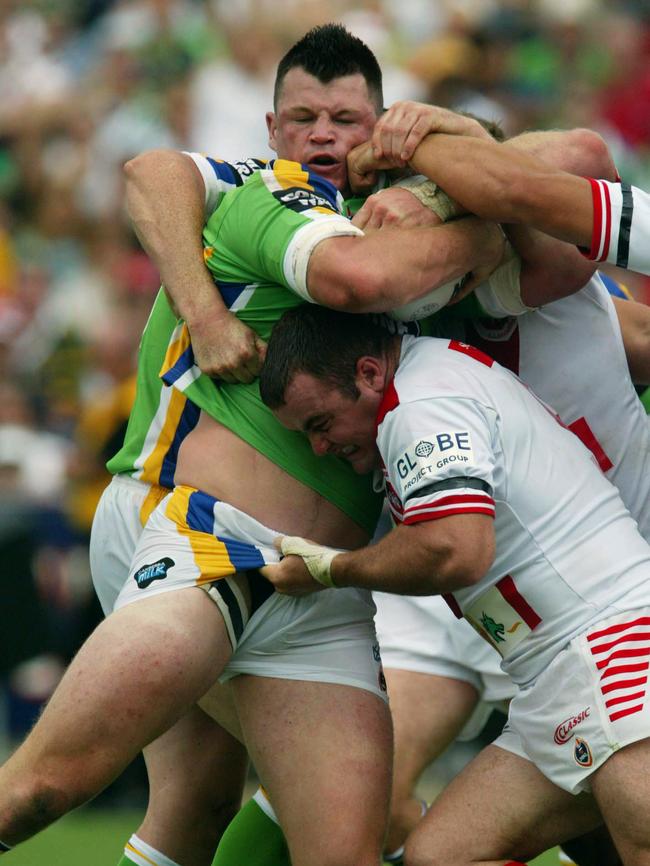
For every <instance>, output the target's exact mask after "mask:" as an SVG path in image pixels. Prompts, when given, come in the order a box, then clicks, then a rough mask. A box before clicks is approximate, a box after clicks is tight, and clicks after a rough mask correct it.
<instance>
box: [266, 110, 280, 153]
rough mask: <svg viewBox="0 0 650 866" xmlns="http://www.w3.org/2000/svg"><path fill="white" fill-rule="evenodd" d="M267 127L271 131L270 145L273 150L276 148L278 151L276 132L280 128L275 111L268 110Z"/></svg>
mask: <svg viewBox="0 0 650 866" xmlns="http://www.w3.org/2000/svg"><path fill="white" fill-rule="evenodd" d="M266 128H267V129H268V131H269V147H270V148H271V150H274V151H275V152H276V153H277V150H278V149H277V146H276V133H277V129H278V122H277V119H276V116H275V112H273V111H267V112H266Z"/></svg>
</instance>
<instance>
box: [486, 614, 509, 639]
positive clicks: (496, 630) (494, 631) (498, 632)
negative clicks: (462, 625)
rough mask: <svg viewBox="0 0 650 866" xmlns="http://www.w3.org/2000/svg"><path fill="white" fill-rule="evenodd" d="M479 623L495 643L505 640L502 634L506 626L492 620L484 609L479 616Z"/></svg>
mask: <svg viewBox="0 0 650 866" xmlns="http://www.w3.org/2000/svg"><path fill="white" fill-rule="evenodd" d="M481 625H482V626H483V628H484V629H485V631H486V632H487V633H488V634H489V635H490V637H491V638H492V640H493V641H494V642H495V643H501V642H503V641H505V638H504V636H503V635H504V632H505V630H506V627H505V626H504V625H503V623H500V622H495V620H493V619H492V617H491V616H488V615H487V614H486V613H485V611H484V612H483V615H482V616H481Z"/></svg>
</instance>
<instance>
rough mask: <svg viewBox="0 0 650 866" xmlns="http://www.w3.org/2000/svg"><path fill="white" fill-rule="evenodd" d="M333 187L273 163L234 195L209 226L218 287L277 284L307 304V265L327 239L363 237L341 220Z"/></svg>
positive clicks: (295, 166) (210, 260) (209, 255)
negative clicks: (223, 283) (311, 256)
mask: <svg viewBox="0 0 650 866" xmlns="http://www.w3.org/2000/svg"><path fill="white" fill-rule="evenodd" d="M342 203H343V202H342V199H341V196H340V194H339V193H338V192H337V190H336V189H335V187H334V186H333V185H332V184H331V183H329V182H328V181H326V180H324V179H323V178H320V177H318V175H315V174H312V173H311V172H309V171H307V170H306V169H304V168H303V167H302V166H301V165H300V164H299V163H295V162H289V161H287V160H275V161H274V162H273V163H272V164H269V168H267V169H264V170H262V171H259V172H257V174H256V175H255V176H254V177H253V178H251V180H250V181H249V182H248V183H246V184H244V185H243V186H242V187H240V188H238V189H236V190H234V191H232V192H230V193H229V194H228V195H227V197H226V198H225V200H224V201H223V203H222V206H221V207H220V208H219V209H218V210H217V211H216V213H214V214H213V215H212V217H211V218H210V219H209V220H208V223H207V226H206V229H205V232H204V242H205V247H206V263H207V265H208V267H209V268H210V270H211V271H212V272H213V274H214V276H215V279H217V281H227V282H230V283H243V282H245V283H248V284H250V283H252V282H255V281H257V282H263V283H265V282H273V283H276V284H279V285H282V286H284V287H286V288H288V289H291V290H292V291H294V292H295V293H297V294H298V295H300V296H301V297H303V298H304V299H305V300H312V299H311V297H310V296H309V292H308V290H307V265H308V262H309V256H310V255H311V253H312V251H313V250H314V248H315V247H316V246H317V245H318V244H319V243H320V242H321V241H322V240H325V239H326V238H330V237H335V236H337V235H359V234H363V232H361V231H360V229H357V228H356V227H355V226H353V225H352V223H350V221H349V220H348V219H347V218H346V217H344V216H343V215H342V214H341V207H342Z"/></svg>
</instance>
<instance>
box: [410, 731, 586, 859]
mask: <svg viewBox="0 0 650 866" xmlns="http://www.w3.org/2000/svg"><path fill="white" fill-rule="evenodd" d="M600 823H602V818H601V815H600V812H599V810H598V807H597V805H596V803H595V801H594V799H593V798H592V797H590V796H588V795H585V794H581V795H579V796H577V797H576V796H573V795H571V794H568V793H567V792H566V791H563V790H561V789H560V788H558V787H557V786H556V785H553V784H552V783H551V782H549V780H548V779H547V778H546V777H545V776H543V775H542V773H541V772H540V771H539V770H538V769H537V768H536V767H535V766H534V765H533V764H532V763H530V762H529V761H526V760H524V759H523V758H520V757H519V756H518V755H514V754H512V753H511V752H506V751H505V750H504V749H500V748H499V747H498V746H487V747H486V748H485V749H484V750H483V751H482V752H481V753H480V754H479V755H478V756H477V757H476V758H475V759H474V760H473V761H471V762H470V763H469V764H468V765H467V766H466V767H465V769H464V770H462V771H461V773H459V775H458V776H456V778H455V779H453V780H452V782H451V783H450V784H449V785H448V786H447V788H445V790H444V791H443V792H442V794H441V795H440V797H438V799H437V800H436V801H435V802H434V804H433V806H432V807H431V809H430V811H429V813H428V814H427V815H426V817H425V818H424V819H423V820H422V821H421V822H420V824H418V826H417V827H416V828H415V830H414V831H413V833H412V834H411V836H410V838H409V839H408V841H407V846H406V854H407V856H406V863H407V866H443V864H444V866H467V864H474V866H478V864H481V866H488V864H489V866H492V864H501V863H503V862H504V861H507V860H519V861H524V862H525V861H527V860H529V859H531V858H533V857H536V856H537V855H538V854H541V853H542V852H543V851H546V850H547V849H548V848H551V847H553V846H554V845H556V844H558V843H560V842H562V841H564V840H565V839H570V838H573V837H575V836H579V835H581V834H583V833H586V832H587V831H589V830H591V829H593V828H594V827H597V826H598V825H599V824H600Z"/></svg>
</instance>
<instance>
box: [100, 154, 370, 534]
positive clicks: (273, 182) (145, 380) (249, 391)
mask: <svg viewBox="0 0 650 866" xmlns="http://www.w3.org/2000/svg"><path fill="white" fill-rule="evenodd" d="M193 158H194V160H195V163H196V164H197V165H199V167H200V169H201V171H202V173H203V176H204V179H206V180H207V178H208V177H210V173H211V174H212V175H214V176H215V177H216V178H217V181H216V183H215V181H214V179H212V180H210V182H209V184H208V183H206V190H207V197H208V203H209V206H216V207H217V210H216V211H215V212H214V213H213V215H212V216H211V218H210V219H209V221H208V223H207V225H206V229H205V233H204V242H205V260H206V264H207V265H208V267H209V268H210V270H211V271H212V273H213V276H214V279H215V283H216V286H217V289H218V290H219V291H220V292H221V295H222V297H223V299H224V302H225V304H226V306H227V307H228V308H229V309H230V310H231V311H232V312H233V313H235V314H236V315H237V316H238V317H239V318H240V319H241V320H242V321H243V322H245V323H246V324H247V325H248V326H249V327H251V328H253V329H254V330H255V331H257V333H258V334H260V336H262V337H263V338H264V339H268V336H269V334H270V332H271V328H272V327H273V325H274V324H275V322H276V321H277V320H278V319H279V318H280V316H281V315H282V313H283V312H284V311H285V310H286V309H289V308H290V307H292V306H295V305H296V304H299V303H303V302H304V299H305V298H306V297H307V295H306V266H307V260H308V257H309V253H310V251H311V249H313V247H314V246H315V245H316V244H317V243H318V242H319V241H320V240H322V239H324V238H326V237H331V236H335V235H340V234H358V230H357V229H355V228H354V227H353V226H352V225H351V224H350V222H349V221H348V220H347V219H346V218H345V217H344V216H342V214H341V212H340V211H341V208H342V206H343V202H342V199H341V196H340V194H339V193H337V191H336V190H335V189H334V187H333V186H332V185H331V184H329V183H328V182H327V181H324V180H323V179H322V178H319V177H318V176H316V175H311V174H309V172H307V171H305V170H303V169H302V168H301V167H300V166H299V165H298V164H297V163H291V162H287V161H285V160H275V161H273V162H271V163H268V164H266V163H261V162H259V161H254V160H248V161H246V162H245V163H238V164H236V165H229V164H227V163H222V162H217V161H215V160H206V159H205V158H200V157H197V156H196V155H193ZM139 363H140V373H139V377H138V393H137V397H136V404H135V408H134V411H133V414H132V419H131V422H130V423H129V428H128V430H127V437H126V442H125V446H124V448H123V449H122V450H121V451H120V452H119V454H118V455H116V457H115V458H113V460H111V461H110V463H109V470H110V471H111V472H126V473H128V474H130V475H132V476H133V477H135V478H139V479H141V480H143V481H152V482H153V483H157V484H162V485H164V486H166V487H171V486H172V484H173V481H172V479H173V473H174V468H175V460H176V454H177V451H178V446H179V444H180V441H182V438H183V436H184V435H186V434H187V432H189V430H190V429H192V427H193V426H194V424H196V421H197V419H198V414H199V410H203V411H205V412H207V413H208V414H209V415H210V416H211V417H213V418H215V419H216V420H217V421H219V422H220V423H222V424H223V425H224V426H226V427H228V428H229V429H231V430H233V432H235V433H236V434H237V435H238V436H240V437H241V438H242V439H244V440H245V441H246V442H248V443H249V444H250V445H252V446H253V447H254V448H256V449H257V450H258V451H260V452H261V453H263V454H264V455H265V456H267V457H268V458H269V459H270V460H272V461H273V462H274V463H276V464H277V465H279V466H280V467H281V468H282V469H284V470H285V471H286V472H288V473H289V474H291V475H293V476H294V477H296V478H297V479H298V480H300V481H301V482H302V483H304V484H306V485H307V486H309V487H311V488H312V489H314V490H316V491H317V492H318V493H319V494H321V495H322V496H324V497H326V498H327V499H328V500H330V501H331V502H333V503H334V504H335V505H336V506H337V507H339V508H341V509H342V510H343V511H344V512H345V513H346V514H348V515H349V516H350V517H351V518H352V519H353V520H355V521H356V522H357V523H359V524H360V525H362V526H364V527H366V528H367V529H368V531H369V532H372V531H373V529H374V526H375V524H376V520H377V516H378V513H379V509H380V506H381V502H380V499H379V497H378V496H376V495H375V494H374V493H373V491H372V488H371V483H370V479H367V480H366V479H363V478H359V476H357V475H355V474H354V472H353V471H352V470H351V469H350V467H349V466H348V465H347V464H346V463H345V462H344V461H342V460H339V459H337V458H334V457H328V458H325V459H320V458H316V457H315V456H314V454H313V452H312V451H311V448H310V447H309V443H308V442H307V440H306V439H305V438H304V437H303V436H302V435H300V434H298V433H293V432H291V431H288V430H286V429H285V428H284V427H282V426H281V425H280V424H279V423H278V422H277V421H276V420H275V418H274V416H273V415H272V413H271V412H270V411H269V410H268V409H266V407H265V406H264V405H263V403H262V401H261V400H260V397H259V389H258V385H257V383H253V384H251V385H241V384H238V385H228V384H225V383H223V382H216V381H213V380H212V379H210V378H209V377H207V376H205V375H203V374H202V373H201V372H200V370H199V368H198V367H197V366H196V364H195V363H194V356H193V353H192V347H191V343H190V338H189V332H188V330H187V326H186V325H185V324H184V322H182V321H181V320H176V319H175V318H174V317H173V314H172V312H171V310H170V308H169V304H168V303H167V301H166V298H165V297H164V295H161V296H159V298H158V300H157V302H156V304H155V306H154V309H153V311H152V315H151V317H150V319H149V322H148V324H147V328H146V330H145V334H144V336H143V340H142V343H141V347H140V358H139ZM156 367H157V369H156ZM154 369H155V373H154ZM159 374H162V378H163V381H164V383H165V385H167V386H171V387H163V385H162V383H160V384H158V381H157V378H158V375H159ZM183 413H185V414H183Z"/></svg>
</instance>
